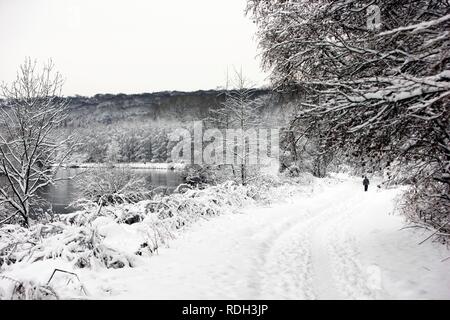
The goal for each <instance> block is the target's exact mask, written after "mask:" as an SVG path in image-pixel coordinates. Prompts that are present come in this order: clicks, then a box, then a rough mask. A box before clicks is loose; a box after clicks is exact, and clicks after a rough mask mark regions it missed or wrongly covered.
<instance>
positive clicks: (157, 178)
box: [0, 168, 182, 213]
mask: <svg viewBox="0 0 450 320" xmlns="http://www.w3.org/2000/svg"><path fill="white" fill-rule="evenodd" d="M86 170H89V169H78V168H72V169H61V170H59V171H58V175H57V178H58V179H66V180H62V181H58V182H57V184H56V185H55V186H49V187H47V188H45V189H43V190H41V191H40V192H39V195H40V196H41V197H42V198H44V199H46V200H47V201H49V202H50V203H51V204H52V207H53V212H56V213H69V212H72V211H73V210H74V209H73V208H67V206H68V205H69V204H70V203H71V202H73V201H74V200H76V199H77V194H78V190H77V185H76V184H77V181H76V179H75V180H71V179H69V178H70V177H73V176H76V175H82V174H83V172H86ZM108 170H123V169H120V168H111V169H108ZM132 170H133V172H134V173H136V174H137V175H139V176H142V177H144V178H145V181H146V185H147V187H148V188H149V190H151V189H153V188H155V187H159V186H161V187H167V191H168V192H169V193H170V192H172V191H173V190H174V189H175V188H176V187H177V186H178V185H179V184H180V183H182V178H181V176H180V172H177V171H166V170H151V169H132ZM5 182H6V178H5V177H0V184H3V183H5Z"/></svg>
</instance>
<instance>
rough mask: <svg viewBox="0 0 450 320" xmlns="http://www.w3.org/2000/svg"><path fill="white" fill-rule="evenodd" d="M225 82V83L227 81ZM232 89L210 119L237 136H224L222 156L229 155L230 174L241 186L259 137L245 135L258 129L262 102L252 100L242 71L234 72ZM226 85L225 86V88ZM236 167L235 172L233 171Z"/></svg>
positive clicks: (244, 182) (251, 88) (251, 91)
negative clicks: (231, 157)
mask: <svg viewBox="0 0 450 320" xmlns="http://www.w3.org/2000/svg"><path fill="white" fill-rule="evenodd" d="M227 83H228V81H227ZM231 83H232V87H233V88H232V89H231V90H228V91H227V92H226V96H225V101H224V102H223V103H222V104H221V105H220V106H219V108H216V109H212V110H211V112H210V113H211V116H210V119H211V121H212V123H213V124H215V125H216V126H217V127H218V128H219V129H234V130H236V131H235V132H236V135H235V136H234V137H229V136H228V135H229V133H230V132H231V131H230V130H228V131H227V133H226V134H225V141H224V143H225V154H226V155H228V156H230V155H232V156H233V158H234V159H232V160H231V161H230V159H228V160H227V163H232V170H233V173H234V174H236V172H239V175H240V180H241V183H242V184H243V185H245V184H246V183H247V180H248V167H249V165H250V161H249V157H250V156H251V152H252V151H254V150H257V148H258V136H257V134H258V133H257V132H256V131H255V134H256V136H248V135H247V134H248V133H249V130H252V129H257V128H258V127H260V126H261V117H260V115H261V108H262V107H263V100H262V99H259V98H255V97H254V93H255V89H254V88H253V86H252V84H251V83H250V81H249V80H248V79H246V78H245V76H244V75H243V73H242V71H240V72H237V71H236V72H235V76H234V78H233V79H232V80H231ZM227 86H228V85H227ZM233 164H236V165H237V166H236V167H237V168H238V170H236V169H235V168H236V167H235V166H234V165H233Z"/></svg>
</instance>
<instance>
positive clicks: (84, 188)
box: [74, 168, 150, 207]
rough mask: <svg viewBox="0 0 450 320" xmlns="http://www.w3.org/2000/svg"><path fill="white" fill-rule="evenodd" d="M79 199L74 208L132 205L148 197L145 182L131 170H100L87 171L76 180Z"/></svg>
mask: <svg viewBox="0 0 450 320" xmlns="http://www.w3.org/2000/svg"><path fill="white" fill-rule="evenodd" d="M77 179H78V180H79V181H78V189H79V194H80V199H81V200H79V201H77V202H76V203H75V204H74V206H78V207H79V206H83V207H85V206H87V205H89V203H94V204H97V205H99V206H104V205H107V204H120V203H134V202H138V201H141V200H144V199H146V198H148V197H149V195H150V192H149V190H148V189H147V188H146V186H145V180H144V179H143V178H142V177H139V176H137V175H136V174H135V173H134V172H133V171H132V170H131V169H125V168H124V169H123V170H122V171H117V170H109V169H108V168H100V169H96V170H93V171H89V172H87V173H86V174H84V175H81V176H80V177H78V178H77Z"/></svg>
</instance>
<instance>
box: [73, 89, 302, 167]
mask: <svg viewBox="0 0 450 320" xmlns="http://www.w3.org/2000/svg"><path fill="white" fill-rule="evenodd" d="M226 93H227V91H226V90H209V91H195V92H179V91H170V92H169V91H166V92H156V93H143V94H133V95H125V94H117V95H112V94H98V95H95V96H93V97H81V96H75V97H69V98H68V99H69V109H70V114H69V116H68V118H67V120H66V121H65V123H64V127H65V129H66V130H67V132H71V131H72V130H74V129H75V130H76V131H77V133H78V135H79V137H80V139H81V140H82V141H83V147H82V148H81V150H80V151H79V152H78V153H76V155H75V157H74V161H77V162H147V161H149V162H150V161H151V162H166V161H170V150H171V149H172V147H173V145H174V143H173V142H170V141H169V138H168V134H169V133H170V132H171V131H172V130H174V128H177V127H185V128H191V127H192V122H193V121H197V120H205V119H207V118H208V117H209V115H210V111H211V110H212V109H217V108H220V106H221V104H222V103H223V102H224V101H225V97H226ZM252 98H254V99H257V98H258V99H262V100H263V101H264V103H263V106H262V109H261V112H262V118H263V119H264V121H265V122H266V123H267V124H269V123H270V124H271V125H276V126H283V125H284V124H285V123H286V122H287V117H288V115H289V112H288V110H289V108H290V104H289V102H291V101H293V99H295V96H293V95H281V94H275V93H273V92H272V91H271V90H267V89H258V90H253V91H252Z"/></svg>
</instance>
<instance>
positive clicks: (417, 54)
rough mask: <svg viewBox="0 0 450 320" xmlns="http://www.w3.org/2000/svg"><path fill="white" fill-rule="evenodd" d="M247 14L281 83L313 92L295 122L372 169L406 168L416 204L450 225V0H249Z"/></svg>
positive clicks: (414, 207) (275, 78) (412, 204)
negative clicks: (311, 127) (312, 128)
mask: <svg viewBox="0 0 450 320" xmlns="http://www.w3.org/2000/svg"><path fill="white" fill-rule="evenodd" d="M374 6H375V7H374ZM374 8H376V9H377V10H373V9H374ZM378 9H379V10H378ZM248 13H249V14H250V15H251V16H252V17H253V19H254V21H255V22H256V23H257V25H258V27H259V32H258V35H259V41H260V47H261V49H262V56H263V63H264V66H265V67H266V68H267V69H270V70H271V71H272V80H273V82H274V84H275V85H276V87H277V88H278V89H295V90H298V91H300V92H301V94H302V96H303V97H304V99H303V101H302V102H301V106H302V110H301V112H299V114H297V116H296V117H295V119H294V120H293V121H294V122H296V121H298V122H301V123H302V124H303V125H305V124H314V126H319V127H320V128H321V131H322V132H323V140H322V141H323V143H324V145H323V147H324V148H328V149H339V150H346V151H348V152H347V153H348V154H347V155H348V156H353V157H357V158H358V159H359V160H360V162H361V164H364V166H365V168H369V169H370V168H379V167H383V166H384V167H389V166H392V165H393V164H396V166H402V167H406V166H407V167H408V168H409V169H410V170H408V172H407V173H406V176H404V177H403V178H404V179H407V181H409V182H411V183H412V185H413V188H412V190H413V191H412V195H414V196H413V197H410V199H411V200H413V201H409V202H408V210H410V211H414V212H416V214H418V215H419V216H420V217H422V216H424V215H432V216H433V219H432V220H433V225H434V226H436V227H439V228H441V227H442V228H445V229H446V230H450V227H449V225H448V223H449V211H450V209H449V208H450V196H449V195H450V111H449V109H450V108H449V106H448V104H449V96H450V66H449V64H450V37H449V30H450V8H449V5H448V1H443V0H418V1H401V0H385V1H369V0H367V1H352V0H350V1H348V0H318V1H306V0H299V1H263V0H249V1H248ZM377 13H379V17H376V16H375V18H376V19H375V20H379V22H380V23H379V24H373V18H374V16H373V15H374V14H375V15H376V14H377ZM378 18H379V19H378ZM394 171H395V170H394ZM397 172H400V171H397ZM401 172H402V173H403V174H405V171H404V170H401ZM396 178H397V180H398V178H399V177H396ZM443 226H444V227H443Z"/></svg>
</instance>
